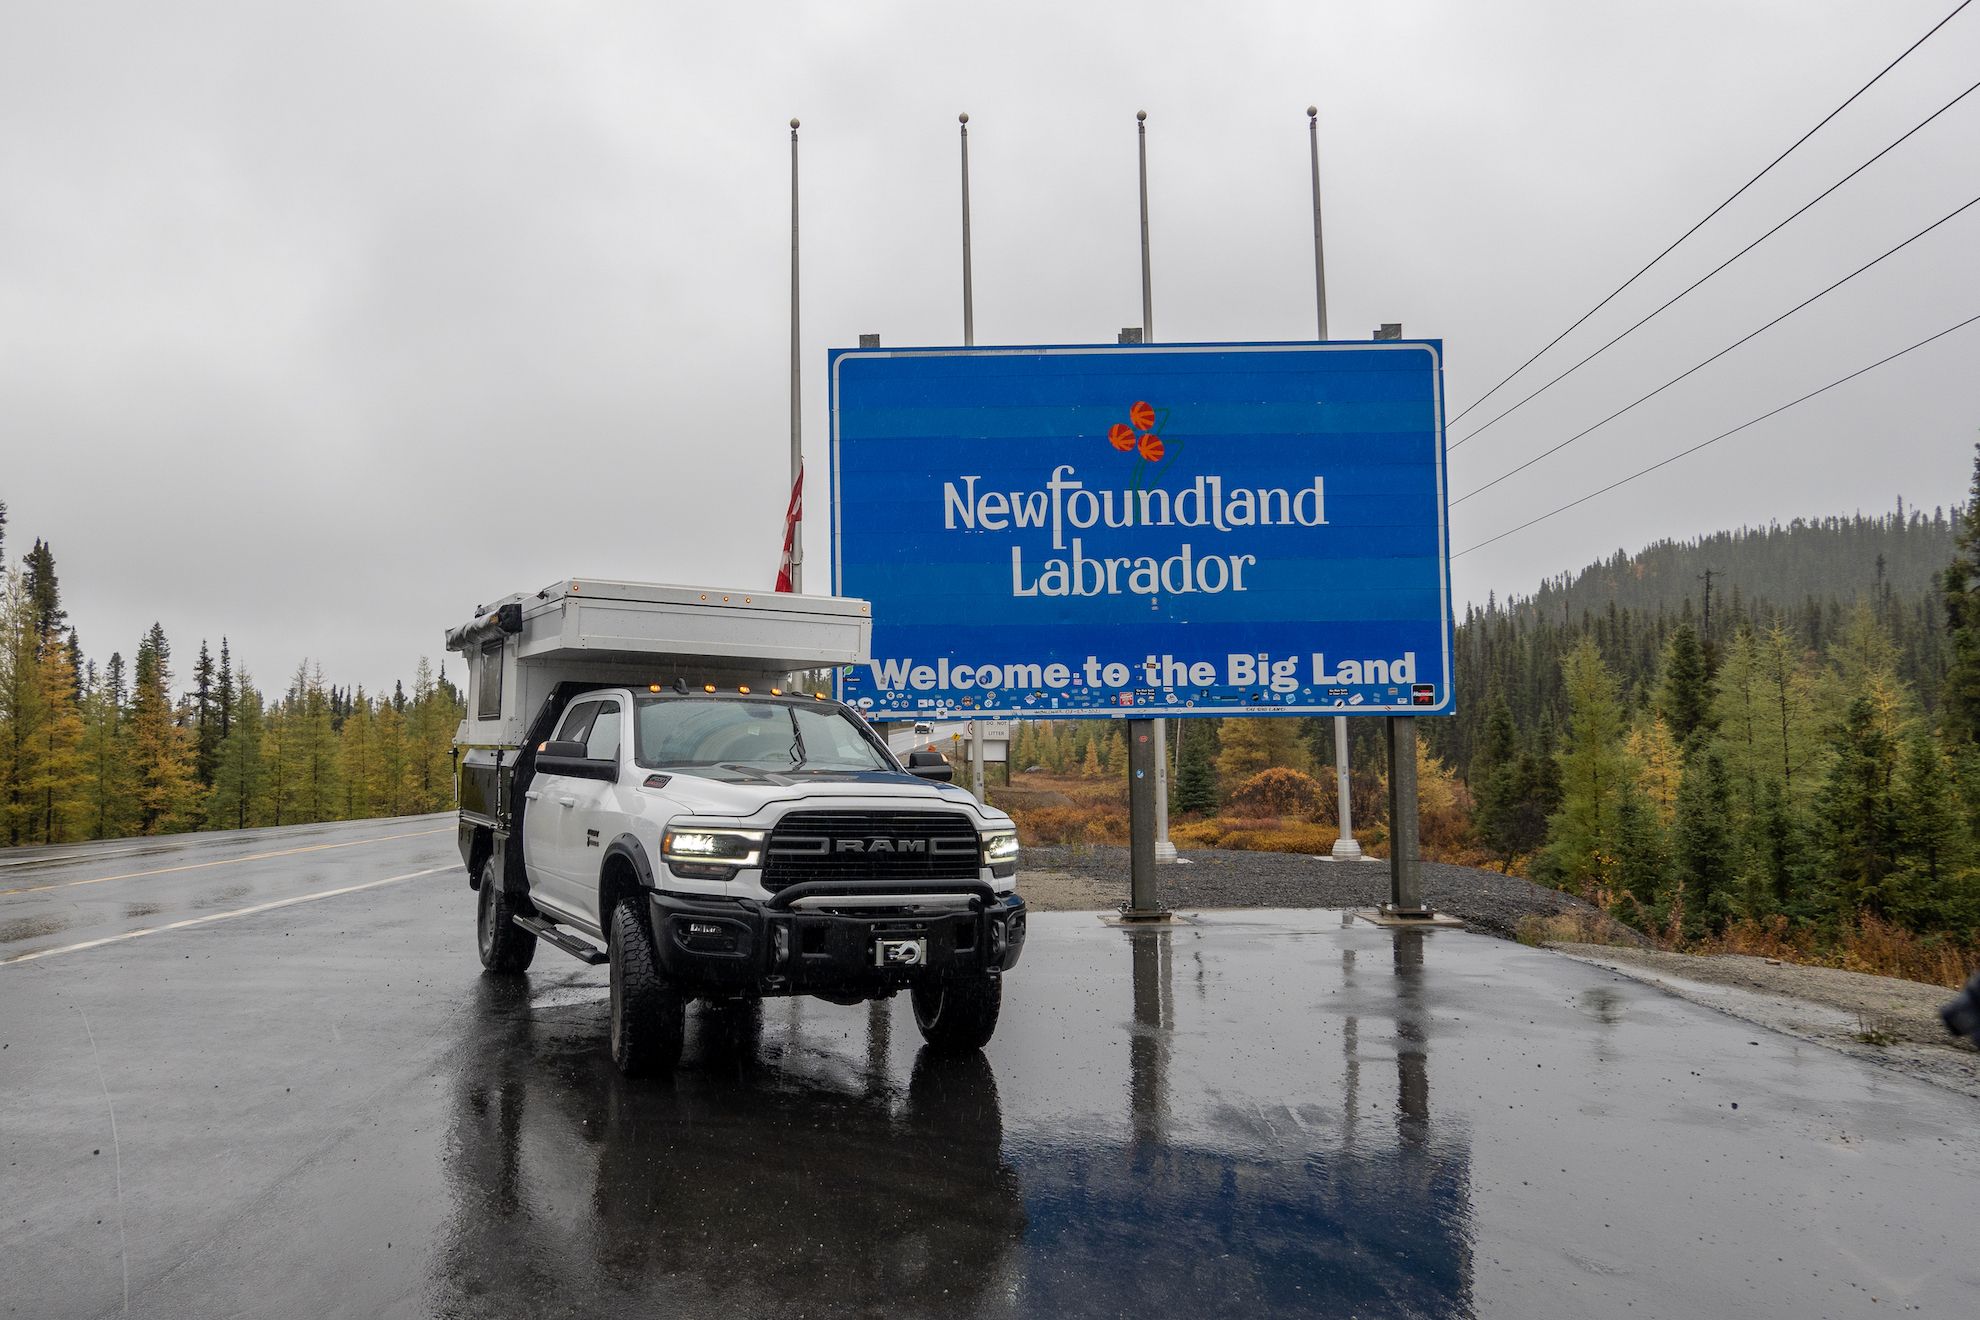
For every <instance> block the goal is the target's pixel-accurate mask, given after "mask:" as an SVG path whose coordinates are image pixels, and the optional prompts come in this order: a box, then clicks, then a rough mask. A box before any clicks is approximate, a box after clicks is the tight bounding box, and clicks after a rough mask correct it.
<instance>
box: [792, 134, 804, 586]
mask: <svg viewBox="0 0 1980 1320" xmlns="http://www.w3.org/2000/svg"><path fill="white" fill-rule="evenodd" d="M799 357H800V349H799V346H798V121H797V120H795V119H793V120H792V121H791V487H792V489H793V490H795V489H796V488H797V484H798V482H799V480H800V479H801V478H802V477H803V475H804V396H803V393H802V392H801V389H800V384H801V382H800V372H799ZM791 590H792V591H803V590H804V524H803V523H802V522H799V524H798V526H797V529H796V530H795V531H794V532H793V533H792V535H791Z"/></svg>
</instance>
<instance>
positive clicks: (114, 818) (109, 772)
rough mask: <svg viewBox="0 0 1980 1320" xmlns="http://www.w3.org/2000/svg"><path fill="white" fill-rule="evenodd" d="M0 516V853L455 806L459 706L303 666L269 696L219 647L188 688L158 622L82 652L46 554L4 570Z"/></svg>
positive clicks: (433, 684)
mask: <svg viewBox="0 0 1980 1320" xmlns="http://www.w3.org/2000/svg"><path fill="white" fill-rule="evenodd" d="M6 531H7V523H6V505H4V504H0V844H5V845H10V846H11V845H20V844H46V843H65V842H69V841H72V840H78V839H107V838H117V837H121V836H125V835H139V834H171V833H178V832H181V831H186V830H201V829H245V828H249V827H253V826H262V825H294V824H302V823H305V822H310V821H325V820H357V819H362V818H366V817H372V816H402V815H409V814H414V813H418V812H428V811H437V810H440V809H442V808H445V807H448V806H451V805H452V803H453V801H454V780H453V740H454V730H455V728H456V727H457V726H458V724H459V722H460V718H461V710H462V704H461V694H460V693H459V692H458V691H457V690H456V689H455V687H454V685H453V684H451V683H450V682H448V681H447V678H446V674H445V670H444V668H443V670H442V672H441V673H440V674H439V675H438V676H436V675H435V674H434V673H433V672H432V669H431V667H430V666H429V665H428V664H427V662H426V661H425V660H421V661H420V662H419V666H418V669H417V670H416V672H415V674H414V677H413V684H412V690H411V692H407V691H406V688H405V685H404V683H403V682H401V683H399V684H396V685H395V686H394V688H393V690H392V692H391V693H389V694H385V693H380V694H378V695H376V696H373V695H370V694H367V693H366V692H365V691H364V689H363V688H358V689H356V690H352V689H350V688H340V687H336V686H331V685H328V684H326V683H325V681H324V677H323V672H322V670H321V668H320V667H316V666H312V665H310V664H308V663H307V662H304V663H302V664H299V665H297V666H296V669H295V672H294V673H292V674H291V675H289V677H288V680H287V682H286V685H285V686H284V687H282V688H281V689H280V690H279V691H274V690H270V691H264V690H263V688H261V687H260V686H257V684H256V682H255V680H254V678H253V676H252V675H251V674H249V673H248V671H247V670H246V669H245V668H243V667H240V666H238V665H237V664H236V662H235V659H234V656H233V654H232V651H231V649H230V647H229V645H228V642H227V639H226V638H224V637H223V638H222V639H221V640H220V651H219V654H218V655H217V656H216V655H214V653H213V651H212V649H211V647H210V646H209V645H208V643H207V642H206V641H205V640H202V641H201V642H200V645H199V653H198V655H197V657H196V658H195V659H194V660H193V662H192V664H191V665H190V667H189V675H187V676H185V677H183V678H182V676H181V673H180V672H179V671H177V670H175V668H174V661H173V654H172V646H171V643H170V642H169V641H168V640H167V638H166V635H165V629H164V628H163V626H162V625H160V624H156V623H154V624H153V625H152V626H151V628H150V629H149V630H148V631H147V632H146V633H145V635H144V636H143V637H141V638H139V639H138V640H137V645H136V647H135V648H134V649H133V650H132V652H131V654H130V656H129V658H128V659H127V658H126V657H125V655H124V653H123V652H122V651H116V650H113V651H112V652H111V653H110V654H109V656H108V657H107V658H105V659H103V660H102V661H101V662H100V663H99V661H98V660H97V659H96V658H93V657H89V656H87V655H86V654H85V652H84V650H83V644H82V639H81V638H80V637H79V636H78V634H77V632H76V629H74V628H73V627H71V626H70V624H69V620H68V614H67V611H66V610H65V609H64V608H63V605H62V589H61V584H60V581H59V579H58V577H57V575H56V568H55V554H54V551H53V550H52V549H51V548H50V547H49V545H48V544H47V543H46V542H44V541H41V540H36V541H35V542H34V544H33V546H32V547H31V548H30V549H29V550H28V551H27V553H26V554H25V555H23V556H21V557H20V561H19V563H17V564H15V563H10V562H9V561H8V559H7V556H6V544H7V543H6Z"/></svg>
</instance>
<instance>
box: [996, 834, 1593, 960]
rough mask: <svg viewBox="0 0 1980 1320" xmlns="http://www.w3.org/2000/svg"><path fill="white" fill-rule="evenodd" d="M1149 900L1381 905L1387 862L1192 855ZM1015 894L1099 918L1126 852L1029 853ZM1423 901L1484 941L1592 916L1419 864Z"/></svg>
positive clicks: (1559, 898) (1118, 884) (1575, 902)
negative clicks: (1526, 926) (1542, 921)
mask: <svg viewBox="0 0 1980 1320" xmlns="http://www.w3.org/2000/svg"><path fill="white" fill-rule="evenodd" d="M1158 886H1159V887H1158V889H1157V891H1156V892H1157V897H1159V898H1160V899H1161V901H1162V903H1163V904H1164V905H1166V906H1168V907H1171V908H1175V909H1177V910H1185V909H1189V908H1263V907H1276V908H1305V907H1312V908H1364V907H1374V906H1375V905H1376V904H1378V903H1384V902H1387V901H1388V897H1389V864H1388V863H1387V862H1386V861H1379V860H1378V861H1366V862H1334V861H1329V860H1327V859H1324V858H1318V857H1311V856H1308V855H1306V854H1304V853H1267V852H1237V851H1232V850H1229V849H1221V848H1192V849H1189V850H1187V851H1185V852H1184V853H1183V854H1182V859H1181V860H1180V861H1179V862H1178V864H1176V865H1174V866H1164V867H1162V868H1161V872H1160V879H1159V881H1158ZM1018 888H1019V890H1020V891H1022V893H1023V894H1024V897H1025V901H1026V902H1027V903H1030V904H1031V905H1032V906H1033V907H1035V908H1038V909H1040V910H1043V911H1048V912H1050V911H1104V910H1106V909H1108V908H1114V907H1118V906H1120V905H1121V904H1122V903H1125V902H1126V901H1127V897H1128V850H1127V849H1126V848H1121V847H1110V846H1090V847H1080V848H1067V847H1064V846H1056V847H1037V846H1034V847H1029V848H1026V849H1025V850H1024V869H1023V871H1022V872H1021V873H1020V875H1019V878H1018ZM1423 894H1424V900H1425V902H1427V903H1428V904H1429V905H1430V906H1431V907H1433V908H1435V909H1436V910H1437V911H1439V912H1446V913H1449V914H1450V915H1451V916H1454V917H1458V918H1460V919H1462V920H1464V921H1466V922H1469V923H1470V924H1471V925H1472V926H1474V927H1475V928H1477V929H1479V930H1482V931H1486V932H1488V933H1489V934H1493V935H1498V936H1500V937H1502V938H1505V939H1511V938H1513V936H1514V931H1515V929H1516V928H1517V926H1518V924H1519V921H1520V919H1521V918H1522V917H1529V916H1543V917H1545V916H1556V915H1561V914H1566V913H1573V912H1581V913H1586V914H1588V915H1590V916H1596V915H1599V913H1598V911H1597V909H1596V908H1595V907H1594V906H1593V905H1592V904H1589V903H1584V902H1582V901H1581V900H1580V899H1578V898H1574V897H1572V896H1570V895H1568V894H1563V893H1561V892H1560V891H1559V890H1555V889H1548V888H1545V887H1544V886H1541V885H1536V884H1534V883H1532V882H1531V881H1529V880H1525V879H1522V878H1521V877H1519V876H1508V875H1501V874H1499V873H1498V872H1497V871H1489V870H1482V869H1480V868H1478V867H1474V866H1453V865H1450V864H1448V863H1444V862H1425V863H1423Z"/></svg>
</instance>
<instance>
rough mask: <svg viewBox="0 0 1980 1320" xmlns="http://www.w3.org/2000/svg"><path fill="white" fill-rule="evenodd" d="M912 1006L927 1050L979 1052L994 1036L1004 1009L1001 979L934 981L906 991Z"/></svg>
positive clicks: (977, 978)
mask: <svg viewBox="0 0 1980 1320" xmlns="http://www.w3.org/2000/svg"><path fill="white" fill-rule="evenodd" d="M908 998H909V999H910V1000H912V1001H913V1003H914V1025H915V1026H917V1027H919V1028H921V1038H922V1039H923V1040H925V1041H927V1042H928V1045H929V1048H931V1049H935V1050H940V1051H942V1052H944V1053H961V1052H963V1051H965V1050H980V1049H982V1048H983V1047H984V1046H985V1045H988V1044H989V1043H990V1037H991V1036H993V1035H995V1034H996V1032H997V1014H998V1013H999V1012H1000V1011H1001V1010H1002V1008H1003V1006H1004V978H1003V977H1001V976H967V977H961V978H959V979H957V980H953V981H936V982H932V983H930V984H928V985H925V986H920V985H918V986H915V987H913V988H912V989H911V990H909V991H908Z"/></svg>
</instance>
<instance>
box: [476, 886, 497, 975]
mask: <svg viewBox="0 0 1980 1320" xmlns="http://www.w3.org/2000/svg"><path fill="white" fill-rule="evenodd" d="M494 909H495V886H494V877H492V876H483V877H482V878H481V902H480V903H478V904H476V905H475V923H474V924H475V932H474V933H475V939H476V940H477V941H478V942H479V944H480V946H481V956H482V958H483V960H484V961H485V960H486V959H487V957H488V954H489V950H490V949H491V948H493V946H494V944H495V921H494V916H495V912H494Z"/></svg>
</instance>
